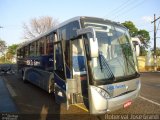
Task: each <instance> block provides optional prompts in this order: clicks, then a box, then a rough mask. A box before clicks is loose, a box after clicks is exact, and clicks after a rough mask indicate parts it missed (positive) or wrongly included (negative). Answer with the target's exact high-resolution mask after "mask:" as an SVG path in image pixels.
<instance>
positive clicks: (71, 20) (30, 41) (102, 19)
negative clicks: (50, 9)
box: [17, 16, 124, 50]
mask: <svg viewBox="0 0 160 120" xmlns="http://www.w3.org/2000/svg"><path fill="white" fill-rule="evenodd" d="M80 19H95V20H100V21H106V22H112V23H113V24H117V25H120V26H122V25H121V24H120V23H117V22H114V21H111V20H107V19H104V18H98V17H89V16H77V17H74V18H71V19H69V20H67V21H65V22H62V23H61V24H59V25H57V26H55V27H53V28H52V29H50V30H48V31H47V32H45V33H42V34H41V35H39V36H37V37H35V38H33V39H31V40H29V41H27V42H23V43H21V44H20V46H19V47H18V48H17V50H18V49H20V48H22V47H25V46H27V45H28V44H30V43H32V42H34V41H36V40H38V39H40V38H42V37H44V36H46V35H48V34H49V33H51V32H54V31H55V30H56V29H58V28H60V27H62V26H64V25H66V24H68V23H70V22H73V21H76V20H80ZM123 27H124V26H123Z"/></svg>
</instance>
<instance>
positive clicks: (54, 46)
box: [17, 16, 141, 114]
mask: <svg viewBox="0 0 160 120" xmlns="http://www.w3.org/2000/svg"><path fill="white" fill-rule="evenodd" d="M17 64H18V71H19V72H20V74H21V76H22V79H23V81H24V82H25V81H30V82H31V83H33V84H35V85H37V86H39V87H41V88H42V89H44V90H46V91H48V92H49V93H54V94H55V100H56V102H58V103H66V104H67V108H68V109H69V106H70V105H72V104H80V103H81V104H83V105H84V106H85V107H86V109H88V111H89V112H90V114H105V113H106V112H109V111H114V110H117V109H120V108H126V107H128V106H130V105H131V104H132V102H133V101H134V100H135V99H136V98H137V97H138V95H139V91H140V87H141V82H140V78H139V77H140V75H139V73H138V69H137V60H136V55H135V51H134V50H133V44H132V42H131V39H130V36H129V33H128V30H127V29H126V28H125V27H124V26H123V25H121V24H119V23H116V22H113V21H110V20H105V19H102V18H95V17H83V16H81V17H75V18H72V19H70V20H68V21H66V22H64V23H62V24H60V25H58V26H57V27H55V28H53V29H52V30H50V31H48V32H47V33H45V34H43V35H40V36H39V37H37V38H35V39H33V40H31V41H29V42H28V43H25V44H23V45H21V46H20V47H19V48H18V49H17Z"/></svg>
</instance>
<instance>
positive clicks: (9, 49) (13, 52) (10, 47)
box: [7, 44, 18, 55]
mask: <svg viewBox="0 0 160 120" xmlns="http://www.w3.org/2000/svg"><path fill="white" fill-rule="evenodd" d="M17 47H18V45H17V44H13V45H11V46H9V47H8V51H7V53H10V54H12V55H15V54H16V49H17Z"/></svg>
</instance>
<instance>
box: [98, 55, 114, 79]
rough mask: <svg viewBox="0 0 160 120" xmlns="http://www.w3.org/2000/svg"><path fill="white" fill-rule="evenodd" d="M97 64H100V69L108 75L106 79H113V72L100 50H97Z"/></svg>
mask: <svg viewBox="0 0 160 120" xmlns="http://www.w3.org/2000/svg"><path fill="white" fill-rule="evenodd" d="M99 64H100V69H101V71H102V70H103V71H104V72H105V74H106V75H107V76H108V79H113V80H115V77H114V74H113V73H112V71H111V69H110V67H109V65H108V63H107V60H106V59H105V57H104V56H103V54H102V53H101V52H99Z"/></svg>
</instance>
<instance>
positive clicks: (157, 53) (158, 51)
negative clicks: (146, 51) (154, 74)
mask: <svg viewBox="0 0 160 120" xmlns="http://www.w3.org/2000/svg"><path fill="white" fill-rule="evenodd" d="M151 51H152V55H154V49H152V50H151ZM156 55H157V56H160V48H159V47H157V48H156Z"/></svg>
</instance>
